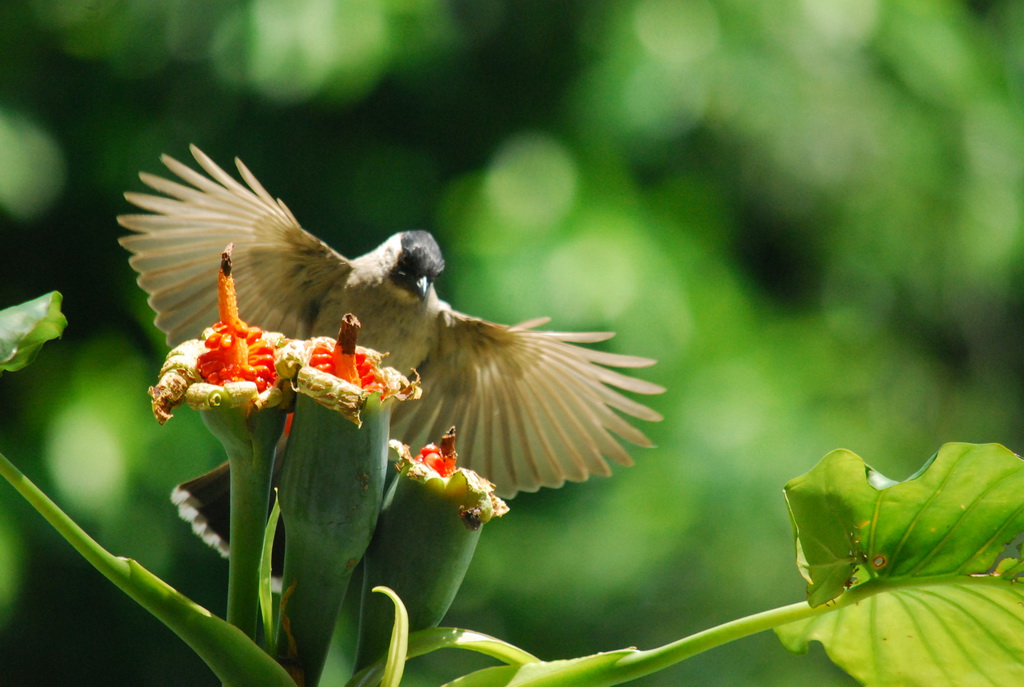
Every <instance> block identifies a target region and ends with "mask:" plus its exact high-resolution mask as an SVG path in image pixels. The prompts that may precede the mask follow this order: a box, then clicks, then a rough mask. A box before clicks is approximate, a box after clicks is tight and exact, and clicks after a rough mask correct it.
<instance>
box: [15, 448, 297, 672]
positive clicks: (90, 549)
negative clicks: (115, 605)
mask: <svg viewBox="0 0 1024 687" xmlns="http://www.w3.org/2000/svg"><path fill="white" fill-rule="evenodd" d="M0 476H3V478H4V479H6V480H7V481H8V482H10V484H11V486H13V487H14V488H15V489H16V490H17V491H18V493H20V494H21V495H22V496H23V497H24V498H25V500H26V501H28V502H29V504H31V505H32V507H33V508H35V509H36V511H38V512H39V514H40V515H42V516H43V517H44V518H45V519H46V520H47V522H49V523H50V525H52V526H53V528H54V529H55V530H57V532H58V533H59V534H60V535H61V536H62V537H64V539H65V540H67V542H68V543H69V544H71V546H73V547H74V548H75V550H76V551H78V553H79V554H81V555H82V557H83V558H85V559H86V560H87V561H88V562H89V563H90V564H91V565H92V566H93V567H94V568H96V570H98V571H99V572H100V573H101V574H102V575H103V576H104V577H106V578H107V579H108V580H110V581H111V582H113V583H114V584H115V585H116V586H117V587H118V588H119V589H121V590H122V591H123V592H124V593H125V594H127V595H128V596H130V597H131V598H132V599H134V600H135V601H136V602H137V603H138V604H139V605H140V606H142V607H143V608H145V609H146V610H147V611H149V612H150V613H152V614H153V615H154V616H155V617H156V618H157V619H158V620H160V621H161V622H162V623H163V624H164V625H166V626H167V627H168V628H170V630H171V631H172V632H174V633H175V634H176V635H178V636H179V637H180V638H181V639H182V640H183V641H184V642H185V643H186V644H188V645H189V646H190V647H191V648H192V650H193V651H195V652H196V653H197V654H198V655H199V656H200V658H202V659H203V661H205V662H206V664H207V665H208V666H209V667H210V669H211V670H212V671H213V672H214V674H216V675H217V677H218V678H220V680H221V681H222V682H223V683H224V684H226V685H239V686H246V687H249V686H252V687H294V684H295V683H294V682H293V681H292V680H291V678H290V677H288V674H287V673H286V672H285V671H284V669H283V668H281V666H279V665H278V664H277V662H276V661H274V660H273V659H272V658H271V657H270V656H268V655H267V654H266V653H265V652H263V650H261V649H260V648H259V647H258V646H257V645H256V644H254V643H253V642H252V641H250V640H249V638H247V637H246V636H245V635H244V634H242V633H241V632H240V631H239V630H238V628H236V627H233V626H232V625H229V624H228V623H226V622H224V621H223V620H221V619H220V618H218V617H217V616H215V615H214V614H212V613H210V612H209V611H208V610H206V609H205V608H202V607H201V606H199V605H197V604H195V603H194V602H192V601H191V600H189V599H188V598H186V597H185V596H183V595H182V594H181V593H180V592H178V591H177V590H175V589H174V588H172V587H171V586H170V585H168V584H167V583H166V582H164V581H163V580H161V579H160V578H158V577H156V576H155V575H153V574H152V573H151V572H149V571H148V570H146V569H145V568H143V567H142V566H141V565H139V564H138V563H137V562H136V561H134V560H131V559H129V558H121V557H119V556H114V555H113V554H111V553H110V552H109V551H107V550H106V549H104V548H103V547H102V546H100V545H99V543H97V542H96V540H94V539H93V538H92V537H90V536H89V535H88V534H86V533H85V531H84V530H83V529H82V528H81V527H79V526H78V524H77V523H75V522H74V521H73V520H72V519H71V518H69V517H68V516H67V514H66V513H64V511H62V510H61V509H60V508H59V507H57V505H56V504H55V503H54V502H53V501H51V500H50V498H49V497H47V496H46V494H44V493H43V492H42V491H40V490H39V488H38V487H37V486H36V485H35V484H33V483H32V482H31V480H29V479H28V478H27V477H26V476H25V475H24V474H23V473H22V472H21V471H20V470H18V468H16V467H15V466H14V465H13V464H12V463H11V462H10V461H9V460H7V458H6V457H5V456H4V455H3V454H2V453H0Z"/></svg>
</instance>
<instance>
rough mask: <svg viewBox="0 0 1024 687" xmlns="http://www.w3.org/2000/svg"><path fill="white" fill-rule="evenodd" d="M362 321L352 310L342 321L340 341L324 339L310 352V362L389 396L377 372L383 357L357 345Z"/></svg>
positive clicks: (347, 380)
mask: <svg viewBox="0 0 1024 687" xmlns="http://www.w3.org/2000/svg"><path fill="white" fill-rule="evenodd" d="M359 327H360V324H359V320H358V319H357V318H356V316H355V315H353V314H351V313H349V314H347V315H345V316H344V317H343V318H342V320H341V330H340V331H339V332H338V340H337V341H329V340H327V341H321V342H319V343H317V345H316V346H315V347H314V348H313V351H312V352H311V353H310V355H309V365H310V366H311V367H315V368H316V369H318V370H320V371H321V372H326V373H328V374H332V375H334V376H335V377H337V378H338V379H343V380H345V381H346V382H348V383H350V384H355V385H356V386H358V387H359V388H361V389H362V390H363V391H370V392H373V391H379V392H381V394H382V397H386V396H387V387H386V386H385V385H384V383H383V382H382V381H381V379H380V377H379V376H378V374H377V371H378V368H379V365H380V360H379V356H378V357H377V358H376V359H375V358H374V357H371V356H369V355H367V353H366V349H365V348H363V347H362V346H356V338H357V336H358V334H359Z"/></svg>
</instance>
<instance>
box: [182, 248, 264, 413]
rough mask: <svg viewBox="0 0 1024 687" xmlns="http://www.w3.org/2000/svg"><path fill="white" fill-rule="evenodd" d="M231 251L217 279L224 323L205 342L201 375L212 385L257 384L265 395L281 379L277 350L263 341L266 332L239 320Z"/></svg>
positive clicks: (258, 388) (221, 320) (221, 317)
mask: <svg viewBox="0 0 1024 687" xmlns="http://www.w3.org/2000/svg"><path fill="white" fill-rule="evenodd" d="M231 249H232V246H231V245H228V247H227V248H226V249H225V251H224V252H223V253H222V254H221V258H220V274H219V275H218V277H217V305H218V308H219V310H220V322H218V323H217V324H215V325H213V332H211V333H210V334H209V336H207V337H206V340H205V341H204V344H205V346H206V349H207V351H206V352H205V353H203V354H202V355H200V356H199V360H198V367H199V374H200V375H201V376H202V378H203V380H204V381H206V382H208V383H210V384H217V385H223V384H224V383H225V382H242V381H246V382H255V384H256V389H257V391H259V392H260V393H263V392H264V391H266V390H267V388H268V387H270V386H272V385H273V384H274V382H275V381H276V379H277V374H276V372H275V371H274V349H273V347H272V346H271V345H270V344H269V343H267V342H266V341H265V340H264V339H263V330H262V329H260V328H259V327H250V326H249V325H248V324H246V323H245V322H243V321H242V320H241V319H240V318H239V317H238V299H237V297H236V296H235V280H234V278H233V277H232V276H231Z"/></svg>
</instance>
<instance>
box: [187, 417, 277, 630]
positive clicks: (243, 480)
mask: <svg viewBox="0 0 1024 687" xmlns="http://www.w3.org/2000/svg"><path fill="white" fill-rule="evenodd" d="M202 416H203V420H204V421H205V423H206V426H207V427H208V428H209V429H210V431H211V432H212V433H213V434H214V435H215V436H216V437H217V438H218V439H219V440H220V442H221V444H222V445H223V446H224V450H225V452H226V453H227V455H228V462H229V463H230V465H231V471H230V474H231V530H230V537H229V539H230V545H231V553H230V558H229V559H228V604H227V620H228V622H229V623H231V624H232V625H234V626H235V627H237V628H239V629H241V630H242V631H243V632H245V634H246V635H247V636H249V637H251V638H255V637H256V619H257V618H258V617H259V585H260V560H261V558H262V555H263V537H264V533H265V532H266V526H267V510H268V508H269V504H270V482H271V476H272V474H273V469H274V456H275V453H276V450H277V441H278V438H279V437H280V436H281V431H282V430H283V428H284V419H285V414H284V413H282V412H279V411H277V410H276V409H270V410H262V411H256V410H251V409H250V407H248V406H241V407H238V408H230V409H227V408H225V409H213V410H207V411H203V413H202Z"/></svg>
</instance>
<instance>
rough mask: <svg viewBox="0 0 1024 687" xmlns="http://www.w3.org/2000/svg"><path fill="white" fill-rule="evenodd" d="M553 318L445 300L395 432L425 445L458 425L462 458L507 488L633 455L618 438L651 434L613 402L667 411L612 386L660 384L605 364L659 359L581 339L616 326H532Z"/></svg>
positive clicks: (556, 479) (591, 470) (633, 412)
mask: <svg viewBox="0 0 1024 687" xmlns="http://www.w3.org/2000/svg"><path fill="white" fill-rule="evenodd" d="M547 321H548V320H547V319H546V318H545V319H539V320H532V321H530V322H524V323H522V324H519V325H516V326H511V327H510V326H505V325H500V324H493V323H491V322H487V321H485V320H480V319H476V318H473V317H469V316H467V315H463V314H461V313H458V312H454V311H452V310H442V311H441V313H440V315H439V317H438V326H439V328H440V331H439V333H438V339H437V343H436V345H435V346H434V350H433V351H432V352H431V353H430V355H429V356H428V358H427V360H426V361H425V363H424V364H423V365H422V366H421V367H420V370H421V372H422V373H423V376H424V393H423V398H422V399H421V400H419V401H417V402H416V403H405V404H402V405H401V406H400V407H399V408H398V409H397V410H396V416H395V421H396V422H395V428H394V429H393V434H394V435H395V436H397V437H400V438H401V439H402V440H403V441H405V442H407V443H410V444H414V445H422V444H423V443H425V442H426V441H428V440H433V441H436V440H437V438H438V437H440V436H441V435H442V434H443V433H444V432H445V430H447V429H448V428H449V427H451V426H453V425H454V426H455V427H456V429H457V431H458V437H459V438H458V448H459V456H460V463H462V464H464V465H465V466H467V467H470V468H472V469H474V470H476V471H477V472H479V473H480V474H482V475H483V476H484V477H486V478H487V479H489V480H491V481H492V482H494V484H495V485H496V486H497V488H498V493H499V494H501V495H503V496H510V495H513V494H515V493H516V492H517V491H536V490H537V489H539V488H540V487H558V486H561V485H562V484H563V483H564V482H565V481H566V480H569V481H574V482H578V481H582V480H585V479H587V477H588V476H589V475H591V474H598V475H608V474H610V469H609V467H608V463H607V461H606V459H607V458H610V459H612V460H614V461H616V462H618V463H621V464H623V465H630V464H632V460H631V459H630V457H629V454H628V453H626V450H625V449H624V448H623V447H622V445H621V444H620V442H619V438H621V439H624V440H626V441H629V442H631V443H634V444H637V445H640V446H650V445H651V442H650V440H649V439H648V438H647V437H646V436H645V435H644V434H643V432H641V431H640V430H638V429H637V428H636V427H634V426H633V425H631V424H630V423H629V422H627V421H626V420H625V419H624V418H623V417H622V416H621V415H619V414H618V413H617V412H616V411H619V412H621V413H624V414H625V415H629V416H632V417H635V418H638V419H641V420H650V421H657V420H661V415H659V414H658V413H656V412H655V411H653V410H651V409H650V408H648V407H647V406H644V405H642V404H640V403H637V402H636V401H634V400H632V399H629V398H627V397H626V396H624V395H623V394H621V393H619V392H618V391H617V390H616V389H622V390H625V391H630V392H633V393H638V394H658V393H661V392H663V391H664V388H663V387H661V386H658V385H657V384H652V383H651V382H647V381H644V380H640V379H636V378H634V377H629V376H627V375H624V374H622V373H619V372H616V371H614V370H611V369H608V368H609V367H619V368H638V367H647V366H649V365H652V364H654V361H653V360H650V359H647V358H638V357H634V356H628V355H619V354H614V353H606V352H602V351H596V350H593V349H589V348H583V347H581V346H577V345H576V344H580V343H595V342H598V341H604V340H606V339H609V338H611V337H612V336H613V335H612V334H610V333H604V332H586V333H571V332H553V331H543V330H538V329H536V327H538V326H540V325H543V324H545V323H546V322H547ZM617 437H618V438H617Z"/></svg>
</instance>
